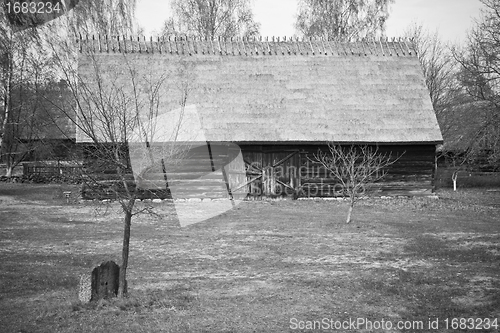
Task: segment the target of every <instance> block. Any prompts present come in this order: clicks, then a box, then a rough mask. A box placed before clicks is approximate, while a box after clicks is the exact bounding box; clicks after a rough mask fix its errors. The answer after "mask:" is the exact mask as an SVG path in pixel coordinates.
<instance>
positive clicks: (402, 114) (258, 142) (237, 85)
mask: <svg viewBox="0 0 500 333" xmlns="http://www.w3.org/2000/svg"><path fill="white" fill-rule="evenodd" d="M96 64H98V65H97V66H98V68H99V75H100V77H101V79H102V78H104V79H108V80H109V82H113V84H114V85H116V83H117V82H121V83H122V84H123V86H124V87H126V86H127V85H128V86H129V88H130V86H131V83H130V82H131V80H130V75H131V74H130V73H134V74H133V75H135V78H136V81H135V82H138V81H137V80H138V79H137V78H139V77H143V78H148V79H147V80H145V81H144V82H152V81H153V79H159V78H161V80H164V81H163V82H166V84H167V85H168V86H169V87H170V90H169V93H165V94H161V96H159V99H158V103H159V104H157V105H162V106H163V108H164V110H163V109H162V110H160V112H168V111H169V110H167V109H176V108H178V107H179V98H180V96H181V95H182V92H180V93H179V90H178V88H179V87H185V88H186V87H188V89H185V92H188V93H187V94H185V101H186V105H187V106H189V107H195V108H196V112H197V114H198V116H199V123H200V128H201V129H200V128H198V129H193V130H194V131H200V130H201V131H203V140H199V139H197V140H198V141H206V142H208V143H210V144H211V145H217V146H218V147H222V146H223V145H224V144H225V143H232V144H236V145H237V146H239V148H240V149H241V152H242V155H243V160H244V163H245V169H244V170H245V173H246V174H245V175H244V177H245V182H244V184H243V185H244V186H243V188H244V191H246V192H248V193H249V194H250V195H253V196H275V195H292V194H296V195H297V194H298V195H299V196H333V195H339V191H338V189H336V188H335V184H336V183H337V181H336V180H335V179H332V178H331V177H330V176H329V175H328V174H327V173H326V171H325V170H322V169H321V168H319V167H318V166H317V165H315V164H313V163H311V161H310V157H312V155H313V154H314V153H316V152H317V151H318V149H326V147H327V143H328V142H335V143H338V144H342V145H364V144H367V145H372V146H374V147H375V146H376V147H378V149H379V151H380V152H381V153H390V154H392V156H395V157H396V156H397V157H399V160H398V161H397V162H396V163H395V164H393V165H391V166H390V167H389V170H388V174H387V176H386V177H385V178H384V180H383V181H381V182H379V183H377V184H376V186H374V187H372V188H371V189H370V190H371V192H373V193H375V194H378V195H427V194H430V193H432V192H433V177H434V173H435V167H436V166H435V153H436V145H437V144H441V143H442V136H441V132H440V129H439V126H438V123H437V120H436V116H435V113H434V110H433V108H432V104H431V101H430V97H429V92H428V90H427V87H426V85H425V82H424V77H423V73H422V69H421V67H420V63H419V61H418V58H417V56H416V54H415V52H414V51H413V49H412V46H411V45H410V43H409V42H408V41H403V40H391V41H389V40H377V41H358V42H351V43H340V42H336V41H326V40H309V39H307V40H300V41H299V40H296V39H293V40H289V39H287V40H274V38H273V40H272V41H271V40H269V41H268V40H258V41H257V40H241V39H239V40H231V41H229V40H214V41H206V40H199V39H194V40H170V41H168V40H147V41H146V40H142V39H141V40H140V41H137V40H136V39H134V40H129V39H121V40H120V39H115V40H113V41H106V42H105V41H104V40H97V39H95V38H94V39H86V40H81V41H80V57H79V74H80V76H81V79H82V80H88V81H89V82H93V81H92V80H94V79H93V78H92V75H93V74H92V73H94V70H95V68H96ZM136 88H137V87H136ZM138 88H139V90H140V91H141V93H144V94H146V93H147V91H148V87H146V85H142V86H141V85H139V87H138ZM179 94H181V95H179ZM182 96H184V95H182ZM182 96H181V97H182ZM77 140H78V142H86V141H88V138H85V135H77ZM181 141H183V140H181ZM184 141H186V140H184ZM188 141H189V140H188ZM194 141H196V140H194ZM217 151H219V152H220V154H219V155H220V156H213V158H214V160H217V158H219V159H221V160H222V159H223V157H224V155H225V154H226V155H227V151H226V152H223V149H219V150H217ZM195 155H196V154H194V155H191V156H194V157H192V158H194V159H196V157H195ZM212 167H213V163H212ZM215 169H216V168H215ZM198 171H199V170H198ZM183 172H184V173H189V168H187V167H186V165H184V167H183ZM193 172H194V171H193ZM240 176H241V175H240ZM220 179H224V177H221V178H220ZM240 183H241V182H240ZM193 184H195V183H193ZM205 185H206V183H205ZM219 185H220V184H219ZM219 185H218V186H219ZM192 190H193V191H192V192H189V191H187V192H186V195H196V196H208V197H210V196H214V195H215V193H217V191H216V190H214V188H210V186H204V187H203V188H202V189H199V188H196V186H195V188H193V189H192ZM188 192H189V193H188ZM226 194H227V193H226Z"/></svg>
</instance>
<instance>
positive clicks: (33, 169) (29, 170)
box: [23, 163, 83, 176]
mask: <svg viewBox="0 0 500 333" xmlns="http://www.w3.org/2000/svg"><path fill="white" fill-rule="evenodd" d="M82 169H83V167H82V166H81V165H44V164H29V163H25V164H23V175H24V176H30V175H40V176H56V175H61V176H80V175H81V174H82Z"/></svg>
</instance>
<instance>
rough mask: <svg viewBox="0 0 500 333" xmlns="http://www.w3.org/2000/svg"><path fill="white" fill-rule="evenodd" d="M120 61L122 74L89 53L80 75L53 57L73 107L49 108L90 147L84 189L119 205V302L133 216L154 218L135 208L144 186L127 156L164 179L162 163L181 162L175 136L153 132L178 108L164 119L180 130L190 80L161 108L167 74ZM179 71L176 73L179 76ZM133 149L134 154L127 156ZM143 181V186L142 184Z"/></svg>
mask: <svg viewBox="0 0 500 333" xmlns="http://www.w3.org/2000/svg"><path fill="white" fill-rule="evenodd" d="M57 47H59V45H57ZM121 56H122V57H123V59H122V61H121V64H123V67H122V68H123V69H124V70H125V72H124V71H118V72H114V71H110V70H109V68H106V67H104V66H105V65H103V63H102V62H101V61H100V59H99V58H98V57H97V56H96V54H94V53H92V51H89V52H88V54H85V55H84V57H87V59H88V60H87V62H86V63H87V65H88V66H89V67H88V68H87V70H86V71H85V73H84V74H81V73H80V74H79V73H78V72H77V71H76V69H75V68H74V66H73V65H72V63H69V62H68V61H67V59H66V58H65V57H56V59H55V60H56V63H57V65H58V66H60V69H61V71H62V73H63V75H64V78H65V80H66V81H67V82H68V88H69V90H70V92H71V95H72V97H73V99H74V102H73V103H72V104H71V105H60V106H58V105H54V106H55V107H59V109H60V111H61V112H63V113H64V114H65V115H66V116H67V117H68V118H69V119H70V120H71V121H72V122H73V123H74V124H75V126H76V127H77V131H78V133H79V134H77V137H79V139H80V140H81V141H84V142H85V141H87V142H89V144H88V145H86V148H85V149H86V150H85V154H86V156H87V162H91V163H89V164H88V165H87V167H86V170H85V176H86V177H85V186H86V188H87V189H88V190H90V191H94V193H95V194H97V195H98V196H102V195H105V194H106V195H108V196H111V197H112V198H113V200H115V201H116V202H118V203H119V205H120V207H121V210H122V212H123V226H124V229H123V230H124V234H123V245H122V264H121V269H120V278H119V280H120V282H119V296H120V297H123V296H124V295H125V294H126V293H127V287H126V274H127V268H128V258H129V244H130V228H131V222H132V217H133V216H135V215H137V214H141V213H154V212H153V211H152V209H151V206H147V205H146V204H141V205H137V204H136V202H137V199H138V198H140V197H141V195H142V194H143V193H144V191H143V189H141V187H140V186H138V185H140V184H141V182H143V179H142V178H141V177H142V176H143V174H144V172H140V173H136V172H135V171H134V172H132V168H131V161H130V154H135V155H134V158H136V159H137V158H140V159H142V161H140V163H139V164H140V165H142V166H143V167H142V171H144V170H145V169H148V168H149V169H151V168H156V169H158V168H159V169H163V170H162V171H163V173H164V174H165V167H166V164H168V163H176V161H178V160H180V159H182V156H183V155H182V154H183V153H185V152H186V150H187V148H186V147H185V146H184V147H182V146H181V147H179V146H178V145H176V142H175V140H176V139H177V134H176V133H175V132H173V133H170V134H171V135H170V136H169V138H167V139H165V133H163V135H162V137H163V138H162V141H170V142H169V143H168V144H162V143H158V142H157V144H155V140H156V139H157V138H156V137H155V135H156V136H158V132H160V131H163V132H164V130H165V129H164V128H157V124H156V121H157V120H158V119H159V117H160V114H159V112H160V111H161V110H165V109H167V110H168V109H172V108H173V107H177V108H178V109H180V115H177V117H171V116H169V117H167V118H168V119H170V121H171V122H177V123H176V124H174V125H175V126H174V127H173V128H174V129H176V130H180V127H181V125H180V123H181V122H182V121H183V117H182V114H183V111H184V108H185V106H186V103H187V98H188V93H189V91H190V89H191V87H190V81H189V75H187V74H186V75H184V76H182V75H181V79H180V84H178V90H177V93H178V94H179V99H178V100H179V104H178V105H176V106H174V105H165V102H163V101H164V99H162V96H165V95H167V94H173V93H174V92H173V90H172V87H169V86H168V85H167V80H166V79H167V77H168V76H169V75H170V74H172V73H164V74H162V73H157V72H154V69H151V70H150V72H147V71H146V70H144V69H141V70H139V69H137V68H135V67H134V65H133V64H132V63H131V62H129V61H128V58H127V55H126V54H122V55H121ZM182 70H183V69H180V71H181V72H182ZM146 72H147V73H146ZM177 74H178V73H177ZM182 77H184V78H186V79H185V80H184V79H182ZM174 91H175V90H174ZM158 126H159V125H158ZM134 147H135V148H138V149H135V151H131V150H132V149H133V148H134ZM103 170H114V175H113V176H112V177H113V179H114V182H112V183H111V184H109V183H103V182H102V178H100V177H99V173H100V174H101V175H102V173H103ZM134 178H135V179H134ZM144 181H146V182H147V179H146V180H144ZM162 186H163V189H164V190H166V189H167V183H166V181H163V182H162Z"/></svg>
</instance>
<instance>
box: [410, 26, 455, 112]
mask: <svg viewBox="0 0 500 333" xmlns="http://www.w3.org/2000/svg"><path fill="white" fill-rule="evenodd" d="M405 34H406V36H407V37H409V38H410V39H411V40H412V41H413V47H414V48H415V51H416V52H417V56H418V59H419V61H420V64H421V65H422V70H423V72H424V77H425V83H426V85H427V88H428V89H429V95H430V98H431V102H432V106H433V107H434V111H435V112H436V115H438V116H439V114H440V112H442V111H443V110H444V109H445V108H448V107H450V106H453V105H455V104H456V103H457V102H459V101H461V100H460V99H457V97H459V96H458V95H459V94H460V93H461V92H460V87H459V86H458V82H457V79H456V73H457V65H458V63H457V62H456V61H455V59H454V58H453V56H452V54H451V52H450V48H449V46H448V45H447V44H445V43H443V42H442V41H441V39H440V38H439V34H438V32H437V31H436V32H434V33H430V32H428V31H426V30H425V29H424V27H423V26H422V25H417V24H414V25H412V26H411V27H410V28H409V29H408V30H407V31H406V33H405Z"/></svg>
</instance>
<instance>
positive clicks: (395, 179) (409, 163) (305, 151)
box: [241, 145, 435, 197]
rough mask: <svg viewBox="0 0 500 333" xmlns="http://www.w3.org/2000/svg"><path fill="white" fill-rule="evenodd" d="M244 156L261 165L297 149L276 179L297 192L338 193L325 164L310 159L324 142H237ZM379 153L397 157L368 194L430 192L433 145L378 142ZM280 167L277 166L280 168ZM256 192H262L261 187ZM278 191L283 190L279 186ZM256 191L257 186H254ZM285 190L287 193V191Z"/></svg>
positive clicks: (311, 194) (418, 193)
mask: <svg viewBox="0 0 500 333" xmlns="http://www.w3.org/2000/svg"><path fill="white" fill-rule="evenodd" d="M241 148H242V151H243V156H244V157H245V160H247V161H250V160H251V159H253V160H254V161H259V162H260V163H261V164H262V163H264V164H263V165H264V166H269V165H272V164H273V163H274V162H276V161H277V160H279V159H280V158H284V157H285V156H286V155H287V154H289V152H291V151H293V150H298V151H299V154H297V155H296V156H295V157H294V158H291V159H289V160H288V161H287V162H286V163H283V167H284V169H285V171H284V173H279V174H281V177H279V179H280V180H282V181H284V182H288V183H290V182H291V183H292V184H293V185H294V187H296V188H301V189H302V191H301V193H300V196H306V197H316V196H318V197H330V196H339V195H341V193H340V192H341V186H340V185H339V182H338V181H337V180H336V179H333V178H332V177H331V176H330V175H329V174H328V173H327V171H326V169H325V168H323V167H321V166H320V165H318V164H315V163H313V162H311V160H310V159H313V154H315V153H317V152H318V150H322V151H327V150H328V147H327V146H326V145H297V146H290V145H287V146H278V145H270V146H246V145H242V146H241ZM378 149H379V152H380V153H382V154H391V156H392V157H393V158H397V157H399V159H398V161H397V162H396V163H394V164H393V165H391V166H390V167H388V168H387V172H388V173H387V175H386V177H385V178H384V179H383V180H382V181H380V182H378V183H376V184H374V185H373V186H371V187H370V188H369V189H367V194H370V195H374V194H375V195H387V196H388V195H429V194H431V193H432V192H433V188H434V183H433V175H434V170H435V159H434V156H435V146H434V145H384V146H379V148H378ZM280 171H281V170H280ZM260 192H263V190H262V189H261V190H260ZM281 192H282V193H284V192H285V190H283V189H282V191H281ZM254 193H255V194H258V193H259V190H257V189H254ZM287 194H288V193H287Z"/></svg>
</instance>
